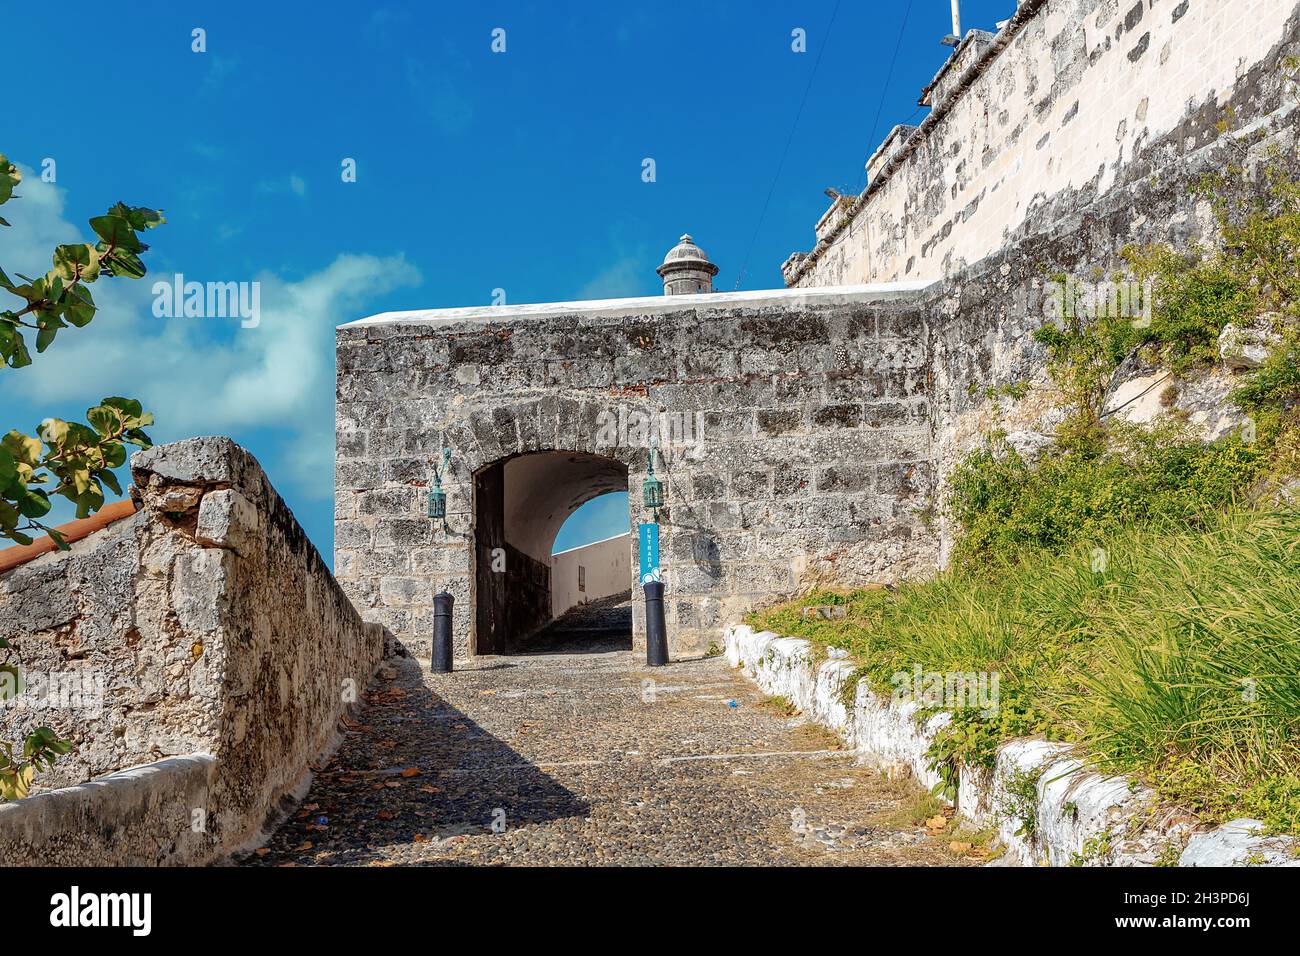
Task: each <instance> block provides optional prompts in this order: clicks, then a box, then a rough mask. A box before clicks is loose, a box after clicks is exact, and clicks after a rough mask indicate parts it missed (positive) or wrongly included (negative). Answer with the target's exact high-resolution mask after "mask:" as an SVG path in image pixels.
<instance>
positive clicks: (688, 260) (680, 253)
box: [655, 233, 718, 275]
mask: <svg viewBox="0 0 1300 956" xmlns="http://www.w3.org/2000/svg"><path fill="white" fill-rule="evenodd" d="M683 266H689V267H694V268H703V269H706V270H708V271H709V272H710V274H712V275H717V272H718V267H717V266H715V265H714V264H713V263H712V262H710V261H709V257H708V256H707V255H705V253H704V250H703V249H701V248H700V247H699V246H697V245H696V244H695V240H694V239H692V238H691V236H690V233H686V234H684V235H683V236H682V238H681V239H680V240H678V242H677V245H675V246H673V247H672V248H671V249H669V250H668V254H667V255H666V256H664V261H663V265H661V266H659V268H658V269H656V270H655V271H656V272H658V273H659V274H660V275H663V274H664V270H665V269H675V268H681V267H683Z"/></svg>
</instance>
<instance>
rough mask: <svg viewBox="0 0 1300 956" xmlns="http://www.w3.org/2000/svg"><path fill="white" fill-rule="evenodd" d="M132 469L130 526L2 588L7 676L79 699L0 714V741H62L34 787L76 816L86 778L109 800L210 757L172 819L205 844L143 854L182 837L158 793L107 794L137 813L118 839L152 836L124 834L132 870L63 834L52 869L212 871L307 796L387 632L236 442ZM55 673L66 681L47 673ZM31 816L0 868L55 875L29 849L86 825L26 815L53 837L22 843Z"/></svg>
mask: <svg viewBox="0 0 1300 956" xmlns="http://www.w3.org/2000/svg"><path fill="white" fill-rule="evenodd" d="M131 468H132V478H133V482H134V488H133V494H134V495H135V496H136V497H137V498H138V501H139V504H140V511H139V512H138V513H137V514H136V515H135V516H133V517H132V518H130V519H127V520H124V521H121V522H118V523H116V524H114V525H111V526H110V527H109V528H107V529H105V530H104V531H102V532H99V533H97V534H95V535H92V536H90V537H89V538H87V539H85V540H83V541H81V542H78V543H77V544H76V545H74V546H73V548H72V549H71V550H70V551H68V552H62V553H58V552H56V553H52V554H48V555H45V556H43V557H40V558H37V559H36V560H34V561H32V562H30V563H28V564H25V565H22V566H21V567H18V568H16V569H14V570H13V571H11V572H9V573H8V574H6V575H4V576H3V577H0V622H3V624H0V634H3V636H5V637H7V638H9V639H10V640H11V641H13V642H14V643H16V644H17V645H18V647H19V648H20V649H21V654H22V668H23V670H24V672H25V673H28V674H32V675H36V676H38V677H41V676H42V675H44V676H45V677H46V678H47V679H46V683H47V685H48V686H50V687H60V686H64V685H67V684H69V683H70V684H71V685H72V686H73V687H75V688H76V689H78V690H79V691H80V694H79V696H68V695H66V694H56V695H54V696H53V697H50V696H48V695H47V696H46V697H45V698H44V699H40V700H38V699H24V700H21V701H19V704H20V706H14V705H12V704H11V705H9V706H6V707H4V708H0V738H2V739H7V740H16V739H21V737H22V736H23V735H24V734H25V733H27V732H28V731H29V730H30V729H31V728H32V727H34V726H39V725H42V724H45V725H48V726H51V727H53V728H54V729H55V730H56V731H57V732H59V733H60V734H61V735H62V736H63V737H65V738H66V739H68V740H71V741H72V743H73V749H72V752H71V753H70V754H68V755H67V756H66V757H64V758H62V759H60V760H59V761H58V762H57V763H56V765H55V767H54V769H53V771H51V772H49V773H47V774H42V775H41V776H40V777H38V783H39V784H41V785H42V786H43V787H45V788H49V787H64V788H67V789H63V790H59V791H56V792H51V793H47V794H45V795H44V797H46V798H48V799H45V800H43V802H42V803H41V804H40V805H41V806H46V805H49V806H54V805H56V804H57V805H58V806H60V807H64V806H68V807H73V808H76V807H81V806H83V804H84V803H85V797H84V794H83V792H82V788H81V787H78V786H71V785H76V784H81V783H82V782H83V781H86V780H88V779H91V778H96V779H95V780H94V781H93V784H94V787H95V788H96V789H95V791H94V792H95V793H101V792H103V793H107V794H114V793H117V792H118V791H120V790H121V789H122V786H123V785H122V783H121V782H120V780H117V779H116V777H117V776H119V775H116V774H115V772H116V771H119V770H121V769H122V768H124V767H133V766H138V765H144V764H151V765H152V768H153V769H154V770H158V769H159V768H162V769H164V770H165V769H166V768H164V767H163V763H166V761H165V760H164V759H163V758H168V757H174V756H181V755H191V754H211V755H212V756H211V759H212V761H213V770H212V773H211V777H210V781H209V784H208V785H207V786H206V787H205V788H204V790H203V793H202V796H203V800H202V801H201V802H198V803H194V804H192V805H191V806H190V807H189V812H187V813H186V814H184V819H183V821H182V822H183V823H184V826H185V827H186V828H190V827H191V826H192V825H193V824H192V821H193V820H194V819H199V820H201V822H202V832H203V833H204V834H206V841H203V840H200V841H197V842H196V841H194V840H192V839H190V838H188V837H187V838H186V840H185V843H184V850H183V851H182V850H181V849H173V850H168V851H166V852H164V851H163V850H160V849H157V848H159V847H163V848H165V847H169V846H171V845H172V842H173V841H176V840H179V839H180V837H179V835H178V834H176V833H175V832H174V831H173V829H172V828H173V827H174V825H175V824H176V822H177V821H178V820H180V819H181V818H180V817H177V816H176V814H175V813H173V809H174V807H173V806H172V805H173V803H174V800H173V799H172V797H171V796H168V795H167V794H166V793H163V794H155V796H154V797H152V798H150V801H152V802H150V801H145V802H144V803H140V802H139V801H138V800H136V798H135V797H131V798H130V800H129V801H127V804H119V803H118V802H117V801H116V800H115V799H113V798H110V797H107V796H106V797H103V798H102V799H101V800H100V801H99V802H98V803H97V804H95V805H96V806H98V807H99V808H100V810H99V811H95V812H100V811H102V812H105V813H107V812H110V811H111V810H112V808H113V807H114V806H120V807H123V808H125V807H127V805H128V804H129V806H130V807H134V808H135V809H134V810H131V811H130V812H131V813H136V812H137V811H139V810H140V808H141V807H146V808H148V807H152V808H154V811H156V812H154V811H150V812H147V813H145V814H144V818H141V819H140V820H138V821H137V822H136V823H134V824H131V826H135V827H136V829H137V830H139V829H141V828H146V827H147V826H148V825H149V824H148V821H150V820H151V821H152V825H154V826H155V827H156V828H157V830H158V832H157V834H156V838H155V839H142V840H141V842H140V846H141V856H140V858H139V859H138V860H134V861H133V860H125V859H121V858H120V854H121V853H122V852H123V847H127V848H129V847H130V846H131V845H132V844H131V842H130V841H123V840H116V841H114V845H113V846H111V847H109V846H99V845H97V844H96V843H95V842H94V841H93V840H84V841H82V840H74V841H73V842H74V843H76V844H77V845H78V846H80V849H79V850H76V851H73V850H69V851H68V852H73V853H78V854H80V855H77V856H75V859H73V858H68V857H66V856H58V857H57V861H60V862H77V863H82V864H96V863H123V862H139V863H150V862H154V861H155V860H154V858H155V857H157V856H158V855H159V853H162V854H163V856H164V857H166V861H169V862H203V861H205V860H213V859H220V858H222V857H224V856H227V855H229V854H231V853H235V852H238V851H239V850H241V849H243V848H245V847H247V846H249V845H251V844H255V843H256V842H257V841H258V840H259V838H260V836H261V835H262V834H263V832H264V831H265V830H266V829H267V828H268V827H269V826H270V825H272V824H273V823H275V822H277V820H278V818H279V815H280V814H281V813H282V812H283V810H284V808H285V807H286V806H287V805H291V804H292V802H293V799H294V796H295V795H296V794H298V793H300V792H301V791H302V790H303V788H304V787H305V786H306V784H307V782H308V781H309V779H310V773H311V771H310V766H311V764H312V762H314V761H316V760H318V759H319V758H320V757H321V756H322V755H323V754H325V753H327V752H328V751H329V750H330V749H331V747H332V746H333V745H334V744H335V742H336V739H337V729H336V728H337V723H338V720H339V717H340V715H342V714H343V713H344V712H345V711H346V710H347V709H348V708H349V707H350V706H351V705H352V704H353V703H354V702H356V701H357V700H358V698H359V696H360V694H361V693H362V691H363V690H364V689H365V685H366V684H367V682H368V681H369V678H370V676H371V674H372V673H373V671H374V669H375V667H376V666H377V665H378V663H379V660H380V657H381V656H382V652H383V644H384V632H383V628H382V627H381V626H379V625H377V624H366V623H364V622H363V621H362V619H361V617H360V615H359V614H358V613H357V611H356V610H355V609H354V608H353V607H352V605H351V603H350V602H349V601H348V599H347V597H346V596H345V595H344V594H343V592H342V590H341V589H340V588H339V586H338V584H337V583H336V582H335V580H334V578H333V576H332V575H331V574H330V571H329V569H328V568H327V567H326V565H325V563H324V561H322V560H321V557H320V555H319V554H318V553H317V551H316V549H315V547H313V546H312V544H311V542H310V541H308V539H307V537H306V535H305V534H304V532H303V530H302V528H301V527H300V526H299V525H298V523H297V521H296V520H295V518H294V516H293V514H292V512H290V510H289V508H288V507H287V506H286V505H285V503H284V501H283V500H282V499H281V498H280V496H279V495H278V494H277V493H276V492H275V489H274V488H272V487H271V484H270V482H269V481H268V479H267V477H266V475H265V473H264V472H263V471H262V469H261V466H260V465H258V463H257V461H256V460H255V459H254V458H253V457H252V455H250V454H248V452H246V451H244V450H243V449H242V448H240V447H239V446H238V445H236V444H235V443H234V442H232V441H230V440H229V439H225V438H199V439H192V440H189V441H184V442H179V443H176V444H173V445H166V446H161V447H158V448H154V449H150V450H148V451H145V452H141V453H139V454H137V455H136V456H135V457H134V458H133V459H132V462H131ZM68 673H74V674H76V675H77V679H76V680H74V681H71V682H68V681H66V680H65V679H63V678H60V677H59V676H58V675H64V674H68ZM48 675H56V676H55V677H54V678H52V679H48ZM31 683H33V684H34V685H35V684H36V681H31ZM159 760H163V763H154V762H155V761H159ZM143 769H150V768H143ZM132 773H137V772H136V771H132ZM105 774H109V775H113V776H110V777H104V776H103V775H105ZM137 775H138V774H137ZM145 778H146V779H148V780H160V781H164V782H165V781H166V780H170V779H171V775H170V774H169V773H164V774H163V775H162V776H158V775H157V774H156V773H155V774H146V777H145ZM132 779H133V780H134V779H135V778H134V777H133V778H132ZM132 786H133V787H137V788H138V787H143V786H145V785H144V784H140V783H138V782H137V783H135V784H132ZM170 786H171V784H165V788H166V787H170ZM132 792H135V791H132ZM186 792H188V793H191V796H193V795H194V794H195V793H197V791H193V792H191V791H189V790H187V791H186ZM33 799H37V797H29V798H28V800H25V801H19V802H18V803H16V804H14V805H13V806H23V805H26V804H28V802H29V801H30V800H33ZM50 801H55V803H50ZM132 801H135V802H132ZM164 810H165V812H164ZM32 812H33V811H30V810H28V811H24V814H23V815H22V819H23V820H24V821H27V822H24V823H22V826H23V827H26V828H27V829H25V830H23V831H22V833H23V834H26V836H21V835H20V836H21V838H20V839H13V838H12V834H10V833H9V831H8V829H7V828H9V827H14V826H18V825H19V824H18V822H17V821H18V820H19V815H17V814H16V813H15V811H13V810H12V809H6V810H5V813H4V815H3V816H0V863H10V862H28V863H41V862H55V861H56V860H54V859H50V860H46V859H43V858H42V856H41V852H42V851H41V849H40V848H41V847H43V846H50V845H53V843H52V842H51V841H54V842H57V841H58V840H59V839H60V834H62V837H63V838H68V837H70V836H71V835H70V834H68V833H63V831H62V830H61V829H60V828H61V827H63V826H65V825H68V824H69V823H72V822H75V821H77V820H82V821H84V820H86V819H89V817H87V816H86V814H87V813H90V812H91V811H89V810H84V811H83V810H77V809H70V810H67V811H66V812H64V811H63V810H60V812H58V813H48V814H45V815H42V816H41V817H40V819H42V820H45V821H46V822H47V824H48V825H49V826H50V827H51V828H52V830H51V832H50V833H48V834H46V836H45V838H43V839H41V840H36V841H34V842H33V841H31V840H28V839H27V836H30V826H31V824H30V820H31V819H33V818H31V817H30V816H29V814H30V813H32ZM123 812H126V810H125V809H124V810H123ZM140 812H144V811H140ZM173 817H175V818H176V819H173ZM146 818H147V819H146ZM132 819H135V818H132ZM123 825H126V824H123ZM127 832H129V833H134V832H136V831H135V830H131V829H130V828H129V827H128V830H127ZM24 848H26V849H25V850H24ZM13 854H18V856H17V858H12V855H13Z"/></svg>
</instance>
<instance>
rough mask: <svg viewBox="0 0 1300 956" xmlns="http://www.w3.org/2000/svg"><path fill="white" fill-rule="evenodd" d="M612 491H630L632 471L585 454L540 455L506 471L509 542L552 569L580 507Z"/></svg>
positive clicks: (526, 457)
mask: <svg viewBox="0 0 1300 956" xmlns="http://www.w3.org/2000/svg"><path fill="white" fill-rule="evenodd" d="M611 491H627V466H626V465H624V464H622V463H621V462H618V461H614V460H613V459H609V458H602V457H600V456H599V455H589V454H586V453H583V452H537V453H535V454H531V455H520V456H519V457H517V458H512V459H510V460H509V461H508V462H506V465H505V515H504V518H505V536H506V540H507V541H508V542H509V543H510V544H512V545H514V546H515V547H516V548H518V549H519V550H520V551H522V552H524V553H525V554H527V555H528V556H529V557H531V558H535V559H536V560H538V561H542V562H545V563H547V564H550V560H551V546H552V544H553V543H554V542H555V536H556V534H558V533H559V530H560V528H561V526H562V525H563V524H564V522H565V521H566V520H567V519H568V517H569V515H571V514H573V512H574V511H576V510H577V509H578V508H579V507H580V506H581V505H583V504H585V503H586V502H588V501H590V500H591V499H592V498H596V497H599V496H600V495H603V494H608V493H609V492H611Z"/></svg>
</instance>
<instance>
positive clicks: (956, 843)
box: [948, 840, 971, 856]
mask: <svg viewBox="0 0 1300 956" xmlns="http://www.w3.org/2000/svg"><path fill="white" fill-rule="evenodd" d="M948 849H949V850H951V851H952V852H953V853H956V854H957V855H958V856H960V855H962V854H963V853H969V852H970V850H971V844H969V843H963V842H961V841H960V840H953V841H952V842H951V843H949V844H948Z"/></svg>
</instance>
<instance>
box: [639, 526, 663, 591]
mask: <svg viewBox="0 0 1300 956" xmlns="http://www.w3.org/2000/svg"><path fill="white" fill-rule="evenodd" d="M638 529H639V531H640V538H641V583H642V584H647V583H649V582H650V581H658V580H659V525H658V524H655V523H654V522H647V523H643V524H641V525H638Z"/></svg>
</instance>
